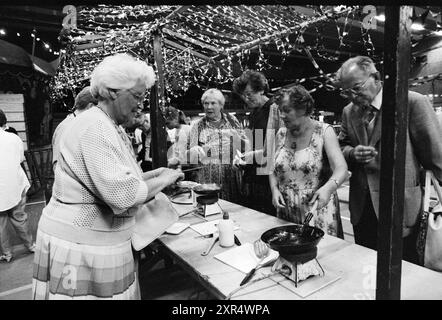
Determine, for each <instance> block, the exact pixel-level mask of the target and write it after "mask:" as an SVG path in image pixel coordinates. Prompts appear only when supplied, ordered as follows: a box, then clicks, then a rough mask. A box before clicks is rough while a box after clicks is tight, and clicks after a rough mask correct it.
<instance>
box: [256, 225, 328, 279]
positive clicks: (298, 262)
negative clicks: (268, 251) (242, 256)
mask: <svg viewBox="0 0 442 320" xmlns="http://www.w3.org/2000/svg"><path fill="white" fill-rule="evenodd" d="M323 236H324V231H323V230H321V229H319V228H317V227H312V226H308V225H300V224H290V225H285V226H279V227H275V228H272V229H270V230H267V231H266V232H264V233H263V234H262V235H261V240H262V241H263V242H265V243H267V245H268V246H269V247H270V248H272V249H273V250H275V251H278V252H279V258H278V259H277V260H276V262H275V263H274V264H273V266H272V271H277V272H279V273H281V274H282V275H283V276H285V277H286V278H288V279H290V280H292V281H293V282H294V283H295V287H297V286H298V283H299V281H302V280H305V279H307V278H309V277H312V276H317V275H321V276H324V275H325V272H324V269H323V268H322V266H321V265H320V264H319V262H318V260H317V259H316V256H317V254H318V247H317V245H318V242H319V241H320V240H321V239H322V237H323Z"/></svg>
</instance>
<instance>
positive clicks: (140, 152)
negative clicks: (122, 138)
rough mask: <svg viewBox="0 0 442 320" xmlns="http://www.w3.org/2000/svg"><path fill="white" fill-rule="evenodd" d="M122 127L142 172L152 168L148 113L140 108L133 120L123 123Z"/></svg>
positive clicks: (150, 132)
mask: <svg viewBox="0 0 442 320" xmlns="http://www.w3.org/2000/svg"><path fill="white" fill-rule="evenodd" d="M122 127H123V128H124V130H125V132H126V134H127V136H128V137H129V139H130V141H131V143H132V147H133V150H134V153H135V157H136V158H137V162H138V164H139V165H140V167H141V169H142V170H143V172H146V171H150V170H152V157H151V153H150V144H151V140H152V131H151V127H150V123H149V119H148V114H147V113H144V112H141V110H140V111H139V112H138V113H137V115H136V116H135V118H134V119H133V121H132V120H131V121H128V122H126V123H124V124H123V125H122ZM146 154H147V156H146Z"/></svg>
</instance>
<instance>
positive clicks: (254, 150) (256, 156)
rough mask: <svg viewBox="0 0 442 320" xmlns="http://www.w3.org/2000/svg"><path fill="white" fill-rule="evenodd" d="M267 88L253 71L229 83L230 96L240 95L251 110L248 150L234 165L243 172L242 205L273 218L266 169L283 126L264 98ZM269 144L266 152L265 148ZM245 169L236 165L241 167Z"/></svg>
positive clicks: (275, 109) (260, 74)
mask: <svg viewBox="0 0 442 320" xmlns="http://www.w3.org/2000/svg"><path fill="white" fill-rule="evenodd" d="M268 91H269V85H268V81H267V79H266V77H265V76H264V74H262V73H261V72H258V71H254V70H246V71H244V72H243V74H242V75H241V76H240V77H238V78H236V79H235V80H234V81H233V92H235V93H237V94H238V95H240V97H241V98H242V99H243V100H244V102H245V103H246V105H247V107H248V108H249V109H251V110H252V111H251V113H250V115H249V126H248V128H247V129H249V130H248V132H247V134H250V136H249V139H250V141H251V150H250V151H247V152H246V153H245V154H244V158H243V159H240V158H239V157H236V159H235V161H234V165H235V166H238V167H241V168H242V169H243V170H244V174H243V188H244V191H245V197H244V199H246V201H245V203H244V205H246V206H247V207H249V208H252V209H255V210H258V211H261V212H264V213H267V214H271V215H276V211H275V208H274V207H273V206H272V196H271V194H272V193H271V190H270V185H269V173H270V172H269V171H266V170H265V168H266V166H267V165H269V163H268V161H267V160H269V159H272V158H273V157H272V154H271V153H270V154H269V153H268V151H269V150H270V151H273V150H274V137H275V135H276V132H277V131H278V129H279V128H280V127H282V126H284V124H283V122H282V120H281V117H280V114H279V111H278V106H277V105H276V104H275V103H274V102H273V100H272V99H270V98H268V97H267V96H266V93H267V92H268ZM267 143H269V146H270V148H267ZM244 163H245V165H240V164H244Z"/></svg>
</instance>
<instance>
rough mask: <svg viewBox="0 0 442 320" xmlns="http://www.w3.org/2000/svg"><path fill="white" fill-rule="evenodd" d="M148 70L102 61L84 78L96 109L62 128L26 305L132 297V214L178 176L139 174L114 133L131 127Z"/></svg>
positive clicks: (135, 289) (123, 58)
mask: <svg viewBox="0 0 442 320" xmlns="http://www.w3.org/2000/svg"><path fill="white" fill-rule="evenodd" d="M154 82H155V74H154V72H153V69H152V68H151V67H150V66H148V65H147V64H146V63H145V62H143V61H139V60H136V59H135V58H133V57H132V56H130V55H127V54H116V55H113V56H110V57H106V58H105V59H104V60H103V61H102V62H101V63H99V64H98V66H97V67H96V68H95V70H94V71H93V73H92V75H91V88H90V90H91V93H92V95H93V96H94V97H96V98H97V100H98V105H97V106H96V107H92V108H90V109H89V110H87V111H85V112H83V113H81V114H80V115H78V116H77V117H75V119H73V120H72V121H71V122H70V123H69V124H68V126H67V127H66V128H65V129H64V130H63V132H62V135H61V136H60V139H59V159H58V164H57V166H56V167H55V182H54V187H53V194H52V198H51V200H50V201H49V204H48V205H47V206H46V207H45V208H44V210H43V214H42V216H41V219H40V222H39V225H38V231H37V243H36V253H35V260H34V273H33V290H32V291H33V299H139V298H140V293H139V286H138V280H137V277H136V274H135V271H136V270H135V261H134V256H133V252H132V247H131V235H132V230H133V227H134V224H135V217H134V216H135V214H137V213H138V211H139V209H140V207H141V206H142V205H143V204H144V203H146V202H147V201H148V200H150V199H152V198H153V197H154V196H155V195H156V194H157V193H158V192H160V191H161V190H162V189H163V188H165V187H166V186H168V185H170V184H173V183H175V182H176V180H177V179H180V178H183V174H182V173H181V172H179V171H176V170H172V169H167V168H160V169H157V170H153V171H151V172H147V173H142V171H141V169H140V168H139V166H138V164H137V161H136V159H135V155H134V153H133V149H132V146H131V144H130V141H129V140H128V138H127V136H126V134H125V133H124V131H123V130H122V128H121V127H120V125H121V124H123V123H125V122H127V121H133V117H134V116H135V115H136V113H137V110H138V109H139V106H140V105H141V103H142V102H143V100H144V95H145V92H146V89H147V88H149V87H151V86H152V85H153V84H154Z"/></svg>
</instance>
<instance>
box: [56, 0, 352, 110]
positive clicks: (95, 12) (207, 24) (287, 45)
mask: <svg viewBox="0 0 442 320" xmlns="http://www.w3.org/2000/svg"><path fill="white" fill-rule="evenodd" d="M177 7H178V6H155V7H153V6H135V7H131V6H112V7H109V6H98V7H93V8H88V7H85V8H83V9H81V10H80V11H79V12H78V18H77V21H78V28H77V29H74V30H70V31H69V33H68V34H66V35H65V37H64V39H62V41H65V47H64V50H65V52H64V54H62V55H61V57H60V65H59V69H58V71H57V75H56V76H55V78H54V81H53V82H52V84H51V89H52V90H51V93H52V96H53V98H54V99H57V98H58V99H59V98H62V97H63V96H65V95H66V94H69V91H71V92H72V93H74V92H75V91H77V88H79V87H81V86H83V85H84V83H83V81H86V80H87V79H88V77H89V75H90V73H91V71H92V70H93V68H94V67H95V65H96V64H97V63H98V62H99V61H101V60H102V59H103V58H104V57H106V56H108V55H111V54H114V53H117V52H130V53H132V54H134V55H135V56H137V57H138V58H140V59H143V60H147V61H148V62H149V63H151V64H154V63H155V62H154V59H153V53H152V48H151V41H152V37H153V36H152V31H153V30H154V28H155V26H156V25H157V24H158V23H160V22H161V23H163V24H164V25H165V28H163V32H162V33H161V36H162V39H163V59H164V61H168V63H167V64H164V75H165V92H166V101H167V102H170V100H171V98H173V97H177V96H179V95H180V94H181V93H182V92H185V91H186V90H187V89H188V88H189V87H190V86H191V85H197V86H200V87H201V88H207V87H208V86H222V85H224V84H226V83H229V82H231V81H233V79H234V74H235V73H236V74H237V73H238V69H239V70H240V72H241V71H242V70H244V69H246V68H248V64H250V63H251V62H254V64H255V68H256V69H257V70H259V71H263V70H265V69H272V68H273V69H277V70H280V69H281V68H283V65H284V60H285V59H286V58H287V57H288V56H289V55H290V54H291V53H292V52H294V51H299V50H300V49H299V46H301V45H303V44H302V39H303V37H302V35H303V32H304V31H305V30H306V29H307V28H306V26H308V24H306V25H305V27H304V28H302V29H299V30H297V29H296V28H297V26H299V25H302V23H304V22H305V21H308V20H309V19H310V18H311V17H307V16H305V15H304V14H300V13H299V12H298V11H297V10H296V8H294V7H292V6H190V7H189V8H187V9H186V10H185V12H184V13H178V14H176V15H175V16H174V17H173V18H172V19H170V20H167V16H168V15H170V14H171V13H172V12H174V10H176V9H177ZM321 9H324V11H326V10H325V7H321ZM313 10H314V13H315V14H314V15H313V18H314V19H317V18H318V17H325V18H327V19H328V18H329V17H328V16H327V14H324V13H322V14H321V13H319V11H318V12H316V11H315V9H313ZM330 11H331V10H328V12H330ZM350 11H351V10H348V11H347V12H350ZM335 14H338V12H335ZM263 16H265V17H266V19H263ZM288 17H290V18H288ZM331 17H332V16H331V15H330V18H331ZM324 20H326V19H324ZM315 21H316V20H315ZM345 23H346V22H345ZM336 25H338V24H336ZM165 29H166V30H165ZM284 30H293V32H292V34H283V31H284ZM272 33H274V34H275V36H274V37H268V35H269V34H272ZM345 36H346V35H343V40H342V41H345ZM266 37H267V38H266ZM183 39H184V41H183ZM256 39H258V40H260V39H265V41H264V40H263V41H262V42H261V41H257V42H256V45H255V46H253V47H249V48H244V49H236V48H237V47H238V48H240V46H241V45H242V44H244V43H250V42H253V41H254V40H256ZM165 40H168V41H169V42H170V43H172V45H168V43H166V44H164V43H165ZM173 44H175V45H173ZM180 46H181V47H184V48H186V47H189V48H191V49H190V50H187V51H186V50H183V49H182V48H180ZM309 48H311V49H313V50H315V52H317V51H320V48H318V47H313V46H309ZM275 49H276V51H278V52H280V53H281V54H282V55H281V56H282V61H281V62H280V63H279V64H276V65H275V64H272V63H270V61H269V58H268V56H266V52H268V51H270V50H273V51H275ZM195 53H198V54H199V55H198V54H195ZM201 55H202V56H203V58H201ZM214 56H215V57H216V58H213V57H214ZM253 59H255V60H253ZM234 69H235V71H236V72H234Z"/></svg>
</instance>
